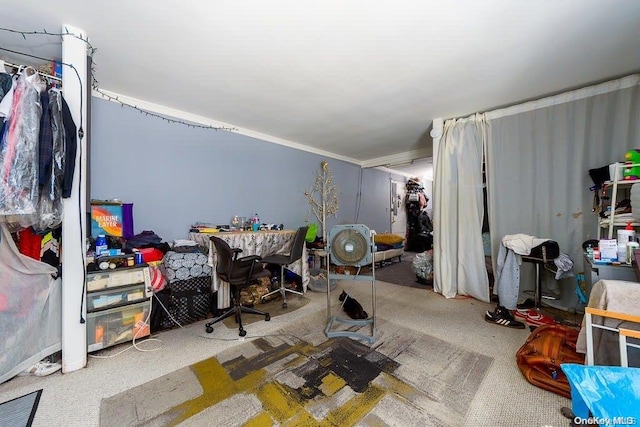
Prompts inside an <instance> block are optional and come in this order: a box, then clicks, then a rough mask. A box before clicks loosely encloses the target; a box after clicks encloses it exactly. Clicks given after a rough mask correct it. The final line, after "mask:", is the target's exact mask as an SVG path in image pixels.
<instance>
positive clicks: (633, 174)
mask: <svg viewBox="0 0 640 427" xmlns="http://www.w3.org/2000/svg"><path fill="white" fill-rule="evenodd" d="M624 160H625V162H624V178H623V179H624V180H633V179H640V166H637V165H640V149H638V148H635V149H633V150H629V151H627V152H626V153H625V155H624ZM632 165H636V166H632Z"/></svg>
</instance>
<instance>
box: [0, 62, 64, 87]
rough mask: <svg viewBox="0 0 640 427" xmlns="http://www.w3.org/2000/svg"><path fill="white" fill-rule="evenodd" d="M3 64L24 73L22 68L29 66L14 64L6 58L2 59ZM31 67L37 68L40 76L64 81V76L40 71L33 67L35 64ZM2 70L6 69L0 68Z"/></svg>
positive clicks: (18, 72) (60, 81)
mask: <svg viewBox="0 0 640 427" xmlns="http://www.w3.org/2000/svg"><path fill="white" fill-rule="evenodd" d="M2 65H4V66H6V67H11V68H15V69H16V70H17V71H16V73H17V74H22V70H24V69H25V68H27V67H28V66H27V65H18V64H14V63H12V62H8V61H6V60H3V59H0V66H2ZM31 67H32V68H33V69H34V70H36V72H37V73H38V74H39V75H40V76H42V77H44V78H45V79H49V80H55V81H57V82H59V83H62V77H58V76H54V75H51V74H47V73H43V72H41V71H39V70H38V69H36V68H35V67H33V66H31ZM2 71H4V70H0V72H2Z"/></svg>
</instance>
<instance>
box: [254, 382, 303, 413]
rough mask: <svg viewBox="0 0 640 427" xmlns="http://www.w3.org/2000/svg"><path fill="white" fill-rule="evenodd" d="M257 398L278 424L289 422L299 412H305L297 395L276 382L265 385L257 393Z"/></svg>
mask: <svg viewBox="0 0 640 427" xmlns="http://www.w3.org/2000/svg"><path fill="white" fill-rule="evenodd" d="M256 396H257V397H258V399H260V401H261V402H262V407H263V408H264V410H265V411H267V412H268V413H270V414H271V416H272V417H273V418H274V419H275V420H276V421H278V422H282V421H285V420H288V419H289V418H291V417H293V416H294V415H295V414H296V413H297V412H300V411H304V408H303V406H302V402H299V401H298V397H297V395H295V394H293V393H291V392H289V390H288V389H287V388H286V387H284V386H283V385H281V384H278V383H275V382H271V383H268V384H264V385H263V386H262V387H260V389H259V390H258V391H257V392H256Z"/></svg>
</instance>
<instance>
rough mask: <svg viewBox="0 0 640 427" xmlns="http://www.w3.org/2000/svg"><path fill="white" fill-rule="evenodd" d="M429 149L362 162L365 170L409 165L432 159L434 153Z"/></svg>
mask: <svg viewBox="0 0 640 427" xmlns="http://www.w3.org/2000/svg"><path fill="white" fill-rule="evenodd" d="M429 151H430V150H428V149H427V148H419V149H417V150H411V151H407V152H404V153H399V154H393V155H391V156H384V157H378V158H375V159H369V160H365V161H364V162H362V167H363V168H370V167H376V166H385V167H386V166H391V167H393V166H394V165H396V166H399V165H402V164H407V163H409V162H411V161H413V160H416V159H423V158H425V157H431V156H432V153H430V152H429Z"/></svg>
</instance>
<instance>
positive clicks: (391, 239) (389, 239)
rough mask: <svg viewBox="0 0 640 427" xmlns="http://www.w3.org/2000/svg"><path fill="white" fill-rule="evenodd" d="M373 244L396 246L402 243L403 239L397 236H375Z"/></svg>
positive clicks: (388, 234) (386, 234)
mask: <svg viewBox="0 0 640 427" xmlns="http://www.w3.org/2000/svg"><path fill="white" fill-rule="evenodd" d="M373 241H374V242H375V243H383V244H385V245H396V244H398V243H402V242H404V237H402V236H398V235H397V234H390V233H385V234H376V235H375V236H374V238H373Z"/></svg>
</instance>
